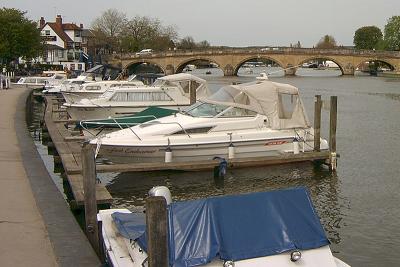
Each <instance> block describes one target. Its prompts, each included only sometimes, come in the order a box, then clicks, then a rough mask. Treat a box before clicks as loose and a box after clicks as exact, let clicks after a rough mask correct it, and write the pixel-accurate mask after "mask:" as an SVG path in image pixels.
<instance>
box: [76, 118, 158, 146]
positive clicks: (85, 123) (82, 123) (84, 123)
mask: <svg viewBox="0 0 400 267" xmlns="http://www.w3.org/2000/svg"><path fill="white" fill-rule="evenodd" d="M128 118H129V119H142V118H151V119H157V117H156V116H154V115H143V116H133V117H125V119H128ZM108 119H109V120H112V121H113V122H101V121H98V120H97V121H96V120H82V121H80V122H79V125H80V127H81V128H82V129H84V130H86V131H87V132H88V133H90V134H91V135H93V136H97V135H98V134H93V133H92V132H91V131H90V130H89V127H87V126H88V125H96V126H99V127H98V128H101V129H104V128H105V127H107V126H114V125H117V126H118V127H119V128H120V129H121V130H123V129H125V128H131V127H132V126H136V125H139V124H142V123H140V122H137V123H132V122H118V121H117V119H118V118H113V117H110V118H108ZM123 126H126V127H123ZM95 129H96V128H95ZM131 131H132V129H131ZM133 133H134V134H135V135H136V137H137V138H138V139H139V140H141V138H140V137H139V136H138V135H137V134H136V133H135V132H133Z"/></svg>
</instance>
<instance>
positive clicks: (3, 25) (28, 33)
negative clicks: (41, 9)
mask: <svg viewBox="0 0 400 267" xmlns="http://www.w3.org/2000/svg"><path fill="white" fill-rule="evenodd" d="M25 14H26V12H23V11H20V10H18V9H14V8H4V7H3V8H2V9H0V59H2V60H3V61H5V63H6V64H8V63H9V62H11V61H13V60H16V59H18V58H19V57H23V58H25V59H31V58H34V57H37V56H38V55H39V53H40V52H42V51H43V45H42V40H41V37H40V31H39V29H38V28H37V24H36V23H35V22H33V21H31V20H29V19H27V18H26V17H25Z"/></svg>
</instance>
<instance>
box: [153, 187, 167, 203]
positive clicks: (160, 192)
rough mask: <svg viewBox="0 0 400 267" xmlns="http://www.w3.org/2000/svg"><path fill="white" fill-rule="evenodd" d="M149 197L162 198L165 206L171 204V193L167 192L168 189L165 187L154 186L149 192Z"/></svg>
mask: <svg viewBox="0 0 400 267" xmlns="http://www.w3.org/2000/svg"><path fill="white" fill-rule="evenodd" d="M149 196H151V197H157V196H161V197H164V198H165V200H166V202H167V205H169V204H171V202H172V196H171V191H169V188H168V187H166V186H154V187H153V188H151V189H150V190H149Z"/></svg>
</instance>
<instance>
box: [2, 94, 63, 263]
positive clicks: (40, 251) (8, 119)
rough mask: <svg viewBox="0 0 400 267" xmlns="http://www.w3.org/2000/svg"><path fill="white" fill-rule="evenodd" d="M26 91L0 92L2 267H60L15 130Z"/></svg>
mask: <svg viewBox="0 0 400 267" xmlns="http://www.w3.org/2000/svg"><path fill="white" fill-rule="evenodd" d="M26 90H27V89H22V88H21V89H10V90H0V238H1V246H0V259H1V260H0V261H1V266H58V265H57V263H56V260H55V256H54V253H53V249H52V246H51V243H50V240H49V238H48V233H47V230H46V227H45V225H44V222H43V220H42V217H41V215H40V212H39V210H38V208H37V206H36V201H35V199H34V197H33V193H32V190H31V187H30V184H29V180H28V178H27V175H26V173H25V168H24V166H23V162H22V157H21V153H20V148H19V145H18V140H17V136H16V131H15V128H14V116H15V112H16V106H17V103H18V99H19V97H20V95H21V94H22V93H23V92H24V91H26Z"/></svg>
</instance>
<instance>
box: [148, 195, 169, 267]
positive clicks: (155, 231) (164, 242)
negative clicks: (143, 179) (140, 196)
mask: <svg viewBox="0 0 400 267" xmlns="http://www.w3.org/2000/svg"><path fill="white" fill-rule="evenodd" d="M167 218H168V216H167V202H166V201H165V198H164V197H161V196H154V197H149V198H147V200H146V234H147V255H148V256H149V265H148V267H167V266H168V265H169V264H168V230H167Z"/></svg>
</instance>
